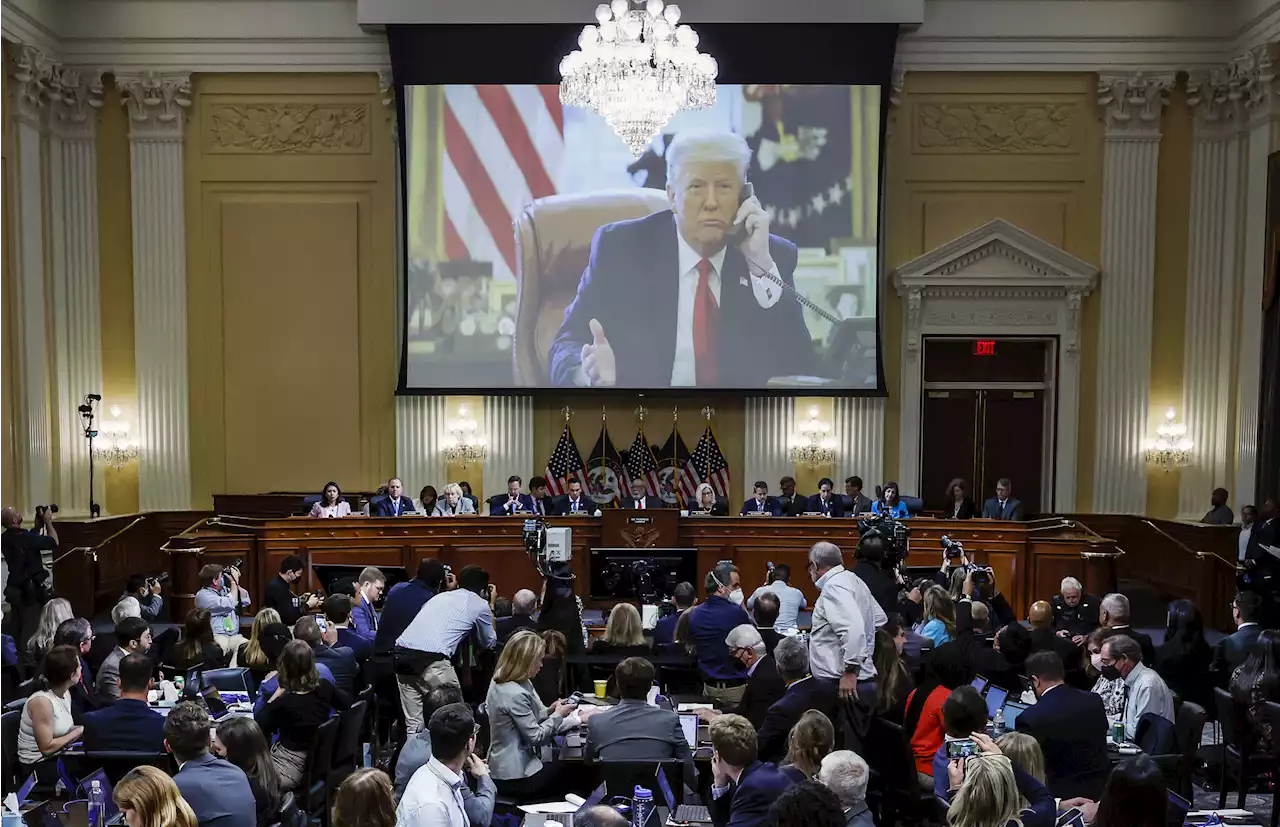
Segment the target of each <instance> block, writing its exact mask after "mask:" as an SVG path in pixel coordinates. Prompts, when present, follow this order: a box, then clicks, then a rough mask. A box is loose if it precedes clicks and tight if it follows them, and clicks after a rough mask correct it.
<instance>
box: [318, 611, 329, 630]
mask: <svg viewBox="0 0 1280 827" xmlns="http://www.w3.org/2000/svg"><path fill="white" fill-rule="evenodd" d="M316 625H317V626H319V627H320V634H324V633H325V632H327V631H329V624H328V622H327V621H326V620H325V618H324V615H316Z"/></svg>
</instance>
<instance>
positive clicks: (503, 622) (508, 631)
mask: <svg viewBox="0 0 1280 827" xmlns="http://www.w3.org/2000/svg"><path fill="white" fill-rule="evenodd" d="M493 629H494V631H495V632H497V633H498V642H499V643H506V642H507V641H508V640H510V639H511V636H512V635H514V634H515V633H516V632H518V631H520V630H521V629H532V630H533V631H535V632H536V631H538V621H536V620H534V619H533V618H532V617H530V616H529V615H511V616H510V617H499V618H496V619H494V621H493Z"/></svg>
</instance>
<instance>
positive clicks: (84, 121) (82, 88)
mask: <svg viewBox="0 0 1280 827" xmlns="http://www.w3.org/2000/svg"><path fill="white" fill-rule="evenodd" d="M51 91H52V95H51V97H52V107H51V109H50V125H51V126H52V128H53V131H54V133H55V134H56V135H58V136H59V137H61V138H64V139H68V138H82V139H92V138H93V133H94V127H95V125H96V124H95V122H96V120H97V113H98V110H100V109H101V108H102V94H103V89H102V70H100V69H74V68H67V67H62V68H61V69H60V70H59V71H58V72H57V73H55V76H54V81H53V83H52V84H51Z"/></svg>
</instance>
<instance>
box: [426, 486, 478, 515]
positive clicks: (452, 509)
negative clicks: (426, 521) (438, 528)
mask: <svg viewBox="0 0 1280 827" xmlns="http://www.w3.org/2000/svg"><path fill="white" fill-rule="evenodd" d="M475 513H476V506H475V503H473V502H471V500H470V499H469V498H468V497H465V496H463V493H462V486H461V485H458V484H457V483H456V482H451V483H449V484H448V485H446V486H445V487H444V488H443V489H442V490H441V492H440V499H438V500H436V506H435V508H433V509H432V510H431V516H432V517H456V516H458V515H459V514H475Z"/></svg>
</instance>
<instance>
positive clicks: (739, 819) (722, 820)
mask: <svg viewBox="0 0 1280 827" xmlns="http://www.w3.org/2000/svg"><path fill="white" fill-rule="evenodd" d="M711 745H712V747H714V748H715V752H714V753H713V754H712V756H711V775H712V783H711V802H710V804H709V805H708V808H707V809H709V810H710V811H711V823H712V825H714V827H761V825H763V824H764V823H765V822H766V820H767V818H766V817H767V815H768V813H769V808H770V807H771V806H772V805H773V802H774V800H775V799H777V797H778V796H779V795H781V794H782V792H783V791H784V790H786V789H787V788H788V787H790V786H791V785H792V784H794V783H795V782H794V781H793V780H792V779H791V777H790V776H788V775H787V774H785V773H783V772H781V771H780V770H779V769H778V768H777V767H776V766H775V765H773V764H769V763H765V762H762V761H760V760H759V758H758V749H757V743H756V731H755V730H754V729H752V728H751V722H750V721H748V720H747V719H746V718H743V717H742V716H741V715H721V716H720V717H719V718H716V719H715V720H714V721H712V722H711Z"/></svg>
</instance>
